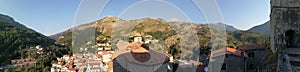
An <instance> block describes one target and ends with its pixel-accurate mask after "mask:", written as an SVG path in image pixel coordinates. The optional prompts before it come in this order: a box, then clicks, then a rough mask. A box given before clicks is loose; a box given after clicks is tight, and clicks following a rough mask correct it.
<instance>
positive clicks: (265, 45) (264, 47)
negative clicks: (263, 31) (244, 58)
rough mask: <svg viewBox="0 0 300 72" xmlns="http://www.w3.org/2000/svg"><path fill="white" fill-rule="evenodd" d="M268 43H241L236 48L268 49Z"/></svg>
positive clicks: (244, 49)
mask: <svg viewBox="0 0 300 72" xmlns="http://www.w3.org/2000/svg"><path fill="white" fill-rule="evenodd" d="M269 46H270V45H268V44H254V45H243V46H239V47H238V49H240V50H243V51H246V50H254V49H268V48H270V47H269Z"/></svg>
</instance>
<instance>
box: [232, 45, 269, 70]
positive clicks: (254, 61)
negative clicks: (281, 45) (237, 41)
mask: <svg viewBox="0 0 300 72" xmlns="http://www.w3.org/2000/svg"><path fill="white" fill-rule="evenodd" d="M269 48H270V47H269V45H268V44H255V45H244V46H238V49H239V50H242V51H245V52H246V53H247V54H248V55H249V58H248V59H247V69H255V68H257V67H258V66H259V65H260V64H261V63H262V62H263V60H264V59H265V58H266V57H267V50H269Z"/></svg>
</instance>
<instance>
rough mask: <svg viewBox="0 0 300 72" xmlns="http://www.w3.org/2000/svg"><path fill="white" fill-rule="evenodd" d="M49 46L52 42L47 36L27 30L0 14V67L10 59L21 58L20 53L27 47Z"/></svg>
mask: <svg viewBox="0 0 300 72" xmlns="http://www.w3.org/2000/svg"><path fill="white" fill-rule="evenodd" d="M51 44H53V40H51V39H49V38H48V37H47V36H44V35H43V34H41V33H38V32H36V31H34V30H32V29H28V28H27V27H25V26H24V25H22V24H19V23H18V22H15V21H14V19H13V18H11V17H9V16H7V15H2V14H0V50H1V52H0V65H2V64H7V63H9V60H11V59H16V58H21V51H23V50H25V49H27V48H28V47H31V46H37V45H41V46H42V47H46V46H49V45H51Z"/></svg>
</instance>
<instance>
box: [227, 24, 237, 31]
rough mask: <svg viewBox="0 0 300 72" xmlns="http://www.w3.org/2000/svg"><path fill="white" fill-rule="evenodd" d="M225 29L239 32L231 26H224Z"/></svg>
mask: <svg viewBox="0 0 300 72" xmlns="http://www.w3.org/2000/svg"><path fill="white" fill-rule="evenodd" d="M225 28H226V31H238V30H239V29H237V28H235V27H233V26H231V25H226V24H225Z"/></svg>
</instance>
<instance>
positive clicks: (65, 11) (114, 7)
mask: <svg viewBox="0 0 300 72" xmlns="http://www.w3.org/2000/svg"><path fill="white" fill-rule="evenodd" d="M139 1H140V0H126V1H124V0H111V1H110V2H109V3H108V4H107V6H106V7H105V8H104V9H103V12H102V13H101V15H100V16H99V18H98V19H101V18H103V17H105V16H120V14H122V11H124V10H125V9H127V8H128V7H129V6H131V5H133V4H135V3H137V2H139ZM165 1H167V2H168V3H170V4H172V5H174V6H176V7H177V8H179V9H180V10H181V11H183V12H184V13H185V14H186V15H187V17H188V18H189V19H190V21H191V22H193V23H206V21H205V18H204V17H203V15H202V13H201V11H200V10H199V9H198V8H197V6H196V5H195V4H194V3H193V2H192V1H189V0H165ZM217 3H218V5H219V7H220V10H221V13H222V15H223V19H224V23H226V24H229V25H232V26H234V27H236V28H238V29H242V30H247V29H249V28H251V27H253V26H255V25H259V24H262V23H264V22H266V21H268V20H269V14H270V0H217ZM79 4H80V0H0V13H1V14H5V15H9V16H11V17H13V18H14V19H15V20H16V21H18V22H20V23H21V24H24V25H26V26H27V27H29V28H32V29H34V30H36V31H38V32H40V33H42V34H45V35H52V34H56V33H59V32H62V31H65V30H67V29H69V28H71V27H72V26H73V19H74V17H75V14H76V11H77V7H78V6H79ZM150 6H151V5H150ZM158 10H159V8H158ZM161 10H163V8H161ZM129 12H130V11H129ZM135 12H136V14H138V13H139V12H140V11H134V12H132V13H133V14H135ZM170 13H171V12H170ZM124 16H125V17H124ZM142 17H145V16H137V17H128V16H127V17H126V15H123V17H121V18H122V19H125V20H126V19H139V18H142ZM148 17H160V16H152V15H149V16H148ZM162 17H163V16H162ZM175 17H177V16H175ZM178 17H180V16H178ZM169 18H170V17H165V18H164V17H163V19H169ZM179 19H183V20H185V19H184V18H179ZM83 23H86V22H83Z"/></svg>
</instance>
